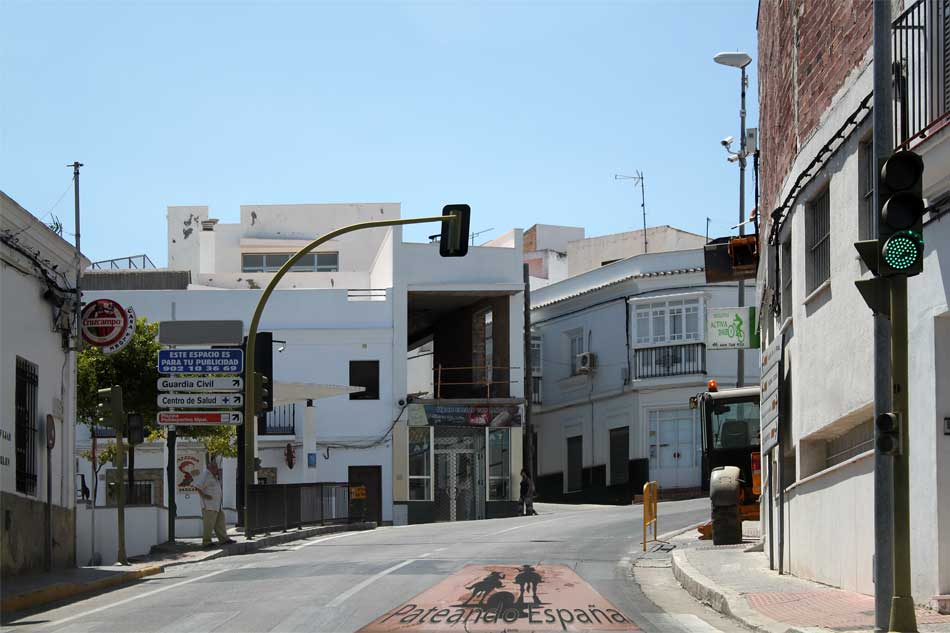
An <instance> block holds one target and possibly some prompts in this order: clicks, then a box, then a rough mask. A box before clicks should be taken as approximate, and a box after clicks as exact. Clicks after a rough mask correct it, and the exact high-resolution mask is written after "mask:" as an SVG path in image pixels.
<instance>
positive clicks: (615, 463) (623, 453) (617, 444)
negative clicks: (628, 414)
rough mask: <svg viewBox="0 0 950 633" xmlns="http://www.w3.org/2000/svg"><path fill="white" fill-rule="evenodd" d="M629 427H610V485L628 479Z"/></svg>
mask: <svg viewBox="0 0 950 633" xmlns="http://www.w3.org/2000/svg"><path fill="white" fill-rule="evenodd" d="M629 463H630V428H629V427H626V426H622V427H620V428H617V429H610V485H611V486H616V485H617V484H625V483H627V481H629V479H630V469H629Z"/></svg>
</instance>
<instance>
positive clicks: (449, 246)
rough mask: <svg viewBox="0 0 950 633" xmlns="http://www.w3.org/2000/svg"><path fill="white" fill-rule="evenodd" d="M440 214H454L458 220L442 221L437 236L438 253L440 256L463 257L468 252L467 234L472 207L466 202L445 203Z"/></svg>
mask: <svg viewBox="0 0 950 633" xmlns="http://www.w3.org/2000/svg"><path fill="white" fill-rule="evenodd" d="M442 215H444V216H445V215H454V216H456V217H458V220H456V221H454V222H444V221H443V222H442V235H441V236H440V238H439V255H441V256H442V257H465V255H467V254H468V234H469V224H470V219H471V215H472V209H471V207H469V206H468V205H467V204H447V205H445V206H444V207H442Z"/></svg>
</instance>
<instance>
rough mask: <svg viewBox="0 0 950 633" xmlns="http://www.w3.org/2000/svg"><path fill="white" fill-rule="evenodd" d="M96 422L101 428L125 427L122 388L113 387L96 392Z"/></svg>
mask: <svg viewBox="0 0 950 633" xmlns="http://www.w3.org/2000/svg"><path fill="white" fill-rule="evenodd" d="M96 399H97V402H96V422H97V424H99V425H100V426H108V427H111V428H113V429H120V430H121V429H122V427H123V426H124V425H125V410H124V406H123V404H122V387H120V386H119V385H113V386H112V387H106V388H105V389H99V390H98V391H97V392H96Z"/></svg>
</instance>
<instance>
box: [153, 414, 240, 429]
mask: <svg viewBox="0 0 950 633" xmlns="http://www.w3.org/2000/svg"><path fill="white" fill-rule="evenodd" d="M243 419H244V414H243V413H239V412H237V411H162V412H161V413H159V414H158V423H159V424H160V425H163V426H167V425H181V426H228V425H235V426H236V425H239V424H241V422H242V421H243Z"/></svg>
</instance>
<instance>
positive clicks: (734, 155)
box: [726, 154, 739, 163]
mask: <svg viewBox="0 0 950 633" xmlns="http://www.w3.org/2000/svg"><path fill="white" fill-rule="evenodd" d="M726 160H727V161H729V162H730V163H734V162H736V161H737V160H739V155H738V154H732V155H731V156H729V158H727V159H726Z"/></svg>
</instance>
